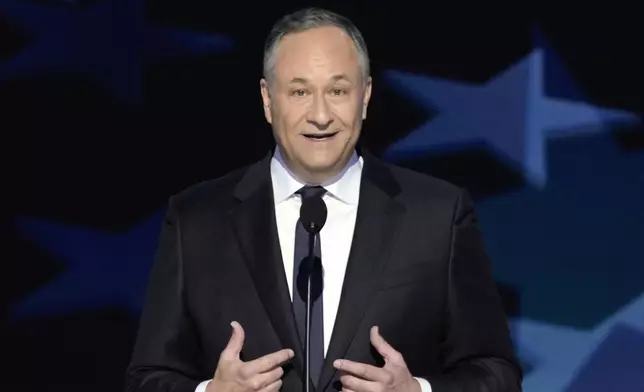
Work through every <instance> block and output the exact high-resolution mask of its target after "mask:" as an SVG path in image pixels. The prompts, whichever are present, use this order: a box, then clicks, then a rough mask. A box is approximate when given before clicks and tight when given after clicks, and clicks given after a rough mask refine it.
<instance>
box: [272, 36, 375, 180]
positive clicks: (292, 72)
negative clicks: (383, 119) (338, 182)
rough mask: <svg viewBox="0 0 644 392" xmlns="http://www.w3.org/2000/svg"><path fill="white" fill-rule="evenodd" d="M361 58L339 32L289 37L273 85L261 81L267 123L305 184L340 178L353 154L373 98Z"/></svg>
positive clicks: (281, 46)
mask: <svg viewBox="0 0 644 392" xmlns="http://www.w3.org/2000/svg"><path fill="white" fill-rule="evenodd" d="M358 56H359V55H358V52H357V50H356V47H355V45H354V44H353V41H352V40H351V38H350V37H349V36H348V35H346V33H344V32H343V31H342V30H340V29H338V28H336V27H321V28H315V29H311V30H307V31H304V32H300V33H295V34H289V35H287V36H285V37H284V38H283V39H282V41H281V42H280V43H279V44H278V47H277V50H276V53H275V63H274V64H275V67H274V72H273V75H272V76H273V79H272V80H271V81H270V85H269V84H267V83H268V82H267V81H265V80H264V79H262V81H261V91H262V98H263V101H264V105H265V107H264V114H265V116H266V120H267V121H268V122H269V123H270V124H271V125H272V127H273V133H274V136H275V140H276V142H277V144H278V145H279V147H280V150H281V152H282V154H283V156H284V159H285V160H286V162H287V164H288V165H289V167H290V168H291V170H293V171H294V172H295V173H296V174H297V175H299V176H302V177H304V178H302V180H304V181H309V182H321V181H324V180H325V179H327V178H328V177H331V176H333V175H335V174H337V173H338V172H340V171H341V170H342V168H343V167H344V165H345V164H346V163H347V161H348V160H349V159H350V157H351V154H352V153H353V150H354V148H355V145H356V142H357V141H358V138H359V136H360V130H361V127H362V120H363V119H364V118H366V109H367V104H368V103H369V98H370V95H371V78H368V79H367V80H364V78H363V74H362V69H361V67H360V65H359V61H358V58H359V57H358Z"/></svg>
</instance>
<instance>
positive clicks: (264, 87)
mask: <svg viewBox="0 0 644 392" xmlns="http://www.w3.org/2000/svg"><path fill="white" fill-rule="evenodd" d="M259 88H260V91H261V93H262V102H263V104H264V117H266V121H267V122H268V123H269V124H272V123H273V117H272V116H271V93H270V91H269V89H268V82H267V81H266V79H265V78H262V79H261V80H260V81H259Z"/></svg>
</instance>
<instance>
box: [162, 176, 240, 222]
mask: <svg viewBox="0 0 644 392" xmlns="http://www.w3.org/2000/svg"><path fill="white" fill-rule="evenodd" d="M248 168H249V166H245V167H242V168H240V169H236V170H234V171H232V172H229V173H227V174H224V175H223V176H221V177H218V178H212V179H208V180H204V181H201V182H198V183H196V184H193V185H190V186H189V187H187V188H185V189H183V190H181V191H180V192H178V193H176V194H174V195H172V196H171V197H170V204H171V206H172V207H173V208H174V209H175V210H176V211H177V212H179V213H185V212H189V211H195V210H197V211H201V210H203V209H204V208H212V207H215V206H218V207H224V208H225V207H226V206H227V205H229V203H230V200H232V195H233V191H234V189H235V186H236V185H237V183H239V181H240V180H241V179H242V177H243V176H244V174H245V173H246V171H247V170H248Z"/></svg>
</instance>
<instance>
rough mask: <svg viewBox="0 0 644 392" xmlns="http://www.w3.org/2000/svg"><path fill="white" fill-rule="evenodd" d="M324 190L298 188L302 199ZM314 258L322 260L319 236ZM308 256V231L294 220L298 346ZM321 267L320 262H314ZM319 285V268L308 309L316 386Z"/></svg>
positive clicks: (320, 345)
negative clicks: (309, 311) (311, 303)
mask: <svg viewBox="0 0 644 392" xmlns="http://www.w3.org/2000/svg"><path fill="white" fill-rule="evenodd" d="M325 192H326V191H325V190H324V188H322V187H319V186H315V187H313V186H306V187H304V188H302V189H300V190H299V192H298V193H299V194H300V195H301V196H302V199H306V198H309V197H322V196H323V195H324V193H325ZM315 237H316V238H315V247H314V252H315V257H317V258H319V259H320V260H321V259H322V255H321V250H320V249H321V248H320V235H319V233H318V234H317V235H316V236H315ZM308 255H309V233H308V232H307V231H306V230H305V229H304V227H303V226H302V224H301V223H300V221H299V220H298V222H297V224H296V229H295V257H294V258H293V286H294V290H293V311H294V313H295V320H296V322H297V328H298V332H299V334H300V342H301V343H302V347H304V348H305V349H306V346H305V343H306V342H305V338H306V335H305V325H306V302H305V301H306V294H307V274H306V266H307V263H306V261H307V260H306V259H307V258H308ZM316 264H317V265H318V266H321V263H316ZM322 287H323V276H322V271H321V269H316V270H314V271H313V274H312V276H311V300H312V302H313V305H312V310H311V352H310V356H311V368H310V370H311V381H312V382H313V385H317V383H318V380H319V378H320V373H321V372H322V364H323V362H324V328H323V320H324V318H323V314H322V310H323V309H322Z"/></svg>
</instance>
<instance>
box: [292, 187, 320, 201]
mask: <svg viewBox="0 0 644 392" xmlns="http://www.w3.org/2000/svg"><path fill="white" fill-rule="evenodd" d="M297 193H299V194H300V195H301V196H302V199H308V198H310V197H321V196H322V195H324V193H326V189H324V188H323V187H321V186H319V185H315V186H312V185H307V186H305V187H302V188H300V190H299V191H297Z"/></svg>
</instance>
